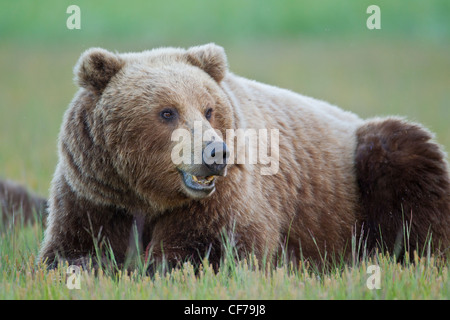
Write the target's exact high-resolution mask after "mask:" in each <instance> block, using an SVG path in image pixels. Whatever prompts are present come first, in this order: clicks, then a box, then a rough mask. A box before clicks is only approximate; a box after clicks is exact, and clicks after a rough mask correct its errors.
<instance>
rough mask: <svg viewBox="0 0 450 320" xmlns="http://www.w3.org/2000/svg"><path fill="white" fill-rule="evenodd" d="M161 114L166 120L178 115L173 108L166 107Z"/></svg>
mask: <svg viewBox="0 0 450 320" xmlns="http://www.w3.org/2000/svg"><path fill="white" fill-rule="evenodd" d="M160 115H161V118H163V119H164V120H172V119H173V118H175V116H176V114H175V111H173V110H172V109H164V110H163V111H161V113H160Z"/></svg>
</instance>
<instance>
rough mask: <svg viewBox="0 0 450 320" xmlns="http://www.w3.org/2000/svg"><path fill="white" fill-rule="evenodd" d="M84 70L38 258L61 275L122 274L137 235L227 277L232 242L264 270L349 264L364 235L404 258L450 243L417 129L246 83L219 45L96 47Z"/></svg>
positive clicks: (82, 62)
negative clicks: (99, 266)
mask: <svg viewBox="0 0 450 320" xmlns="http://www.w3.org/2000/svg"><path fill="white" fill-rule="evenodd" d="M74 72H75V76H76V81H77V83H78V84H79V86H80V90H79V91H78V93H77V94H76V95H75V98H74V99H73V100H72V102H71V104H70V106H69V108H68V110H67V112H66V113H65V116H64V121H63V124H62V128H61V133H60V136H59V163H58V165H57V168H56V172H55V175H54V179H53V181H52V186H51V195H50V199H49V216H48V221H47V224H48V226H47V229H46V232H45V239H44V242H43V244H42V248H41V251H40V260H42V261H47V263H49V264H50V265H54V263H55V262H57V261H59V260H61V259H63V260H67V261H69V263H79V262H80V261H85V260H84V259H85V258H86V257H89V256H94V255H95V254H94V252H95V250H96V248H97V247H100V248H104V249H106V250H103V251H107V252H112V253H113V254H114V258H115V260H116V261H117V262H118V263H121V262H123V261H124V260H125V259H126V258H127V254H128V253H129V251H130V248H131V247H132V245H130V244H131V243H134V242H135V241H134V240H133V237H136V236H137V241H138V243H139V245H140V246H141V248H148V251H149V253H150V254H151V257H152V258H153V259H154V261H161V260H162V259H165V260H166V261H167V262H168V263H172V264H177V263H179V262H182V261H186V260H187V259H190V260H192V261H199V259H202V258H203V257H204V256H205V255H206V256H208V258H209V261H210V262H211V263H213V264H214V265H217V264H218V263H219V262H220V259H221V257H222V256H223V253H224V252H223V239H224V237H225V236H226V238H227V241H228V243H229V244H230V243H231V245H232V247H233V249H235V251H236V252H238V254H246V253H253V254H254V255H255V256H256V257H257V258H258V259H259V261H262V260H264V261H273V260H274V259H275V258H276V257H278V256H280V253H284V255H283V256H284V257H289V258H290V259H299V258H303V259H311V260H313V261H321V260H323V259H324V257H326V258H325V259H328V258H331V257H347V256H348V255H349V254H350V253H351V251H352V250H351V248H352V241H354V240H355V239H357V241H363V242H365V243H366V245H367V248H366V250H368V251H371V250H373V249H374V248H375V247H378V246H381V247H383V248H385V249H386V250H388V251H390V252H391V253H393V252H394V251H395V250H397V249H398V248H400V250H402V249H401V248H404V247H405V246H404V244H405V243H408V246H406V247H407V248H406V249H417V250H421V249H422V248H423V247H424V246H426V245H427V244H431V245H432V249H433V250H435V251H434V252H439V253H442V252H443V251H445V250H447V248H448V246H449V231H450V207H449V205H450V201H449V200H450V185H449V173H448V168H447V164H446V162H445V155H444V153H443V152H442V151H441V149H440V147H439V146H438V145H437V144H436V143H435V142H433V140H432V135H431V134H430V133H429V132H428V131H427V130H426V129H424V128H423V127H422V126H420V125H418V124H413V123H410V122H407V121H405V120H403V119H399V118H385V119H373V120H362V119H360V118H359V117H357V116H356V115H354V114H352V113H350V112H346V111H343V110H341V109H339V108H337V107H335V106H333V105H330V104H328V103H326V102H323V101H319V100H316V99H313V98H309V97H306V96H303V95H300V94H297V93H294V92H291V91H288V90H285V89H280V88H277V87H273V86H269V85H266V84H262V83H258V82H256V81H252V80H248V79H245V78H242V77H239V76H237V75H234V74H233V73H231V72H230V71H229V70H228V67H227V59H226V55H225V52H224V50H223V48H222V47H220V46H217V45H215V44H207V45H203V46H198V47H192V48H189V49H178V48H160V49H154V50H151V51H144V52H141V53H124V54H118V53H112V52H109V51H106V50H104V49H99V48H93V49H89V50H87V51H86V52H85V53H83V54H82V56H81V57H80V59H79V61H78V63H77V64H76V66H75V69H74ZM199 130H200V135H199V134H198V132H199ZM239 130H241V132H242V131H244V136H243V138H242V135H239V134H238V132H239ZM264 130H266V132H267V136H268V132H271V133H272V132H274V134H273V136H272V135H271V136H270V139H269V138H268V137H267V136H266V137H265V138H264V132H265V131H264ZM180 132H181V133H184V136H183V135H179V136H177V137H178V138H174V134H175V133H180ZM206 132H209V133H210V134H209V137H206V138H205V136H202V134H203V133H206ZM186 133H188V136H187V137H186ZM252 133H253V134H255V133H256V140H257V141H258V143H253V144H252V143H250V142H249V141H254V140H252V139H253V137H254V136H253V135H252ZM258 133H261V134H260V135H258ZM180 137H182V138H183V139H181V138H180ZM196 137H197V138H198V139H197V140H196V139H195V138H196ZM202 137H203V139H201V138H202ZM191 138H192V139H191ZM199 139H200V142H198V141H199ZM238 140H240V143H239V141H238ZM256 140H255V141H256ZM261 141H262V142H261ZM264 143H266V145H264ZM231 145H237V147H233V148H232V146H231ZM269 145H270V148H269ZM260 150H266V151H267V153H266V155H267V157H265V158H264V157H261V158H258V157H256V161H254V160H255V159H253V161H250V158H251V157H250V156H248V157H247V158H246V157H244V160H243V161H238V158H239V157H240V156H242V155H243V154H246V155H250V154H255V153H256V154H258V152H259V151H260ZM269 151H270V152H269ZM269 154H270V155H269ZM174 155H175V156H181V157H183V159H184V160H183V161H181V162H180V161H178V160H179V159H177V160H176V161H175V160H174ZM175 158H176V157H175ZM211 159H212V160H211ZM185 160H186V161H185ZM405 235H406V237H405ZM430 239H431V240H430ZM397 251H398V250H397ZM397 254H399V253H398V252H397Z"/></svg>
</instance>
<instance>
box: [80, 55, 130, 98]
mask: <svg viewBox="0 0 450 320" xmlns="http://www.w3.org/2000/svg"><path fill="white" fill-rule="evenodd" d="M123 65H124V61H123V60H122V59H121V58H120V57H119V56H118V55H116V54H114V53H111V52H109V51H107V50H105V49H101V48H91V49H88V50H87V51H85V52H84V53H83V54H82V55H81V57H80V59H79V60H78V62H77V64H76V65H75V68H74V73H75V81H76V82H77V83H78V85H79V86H80V87H83V88H86V89H88V90H91V91H93V92H95V93H101V92H102V91H103V89H105V87H106V85H107V84H108V83H109V81H110V80H111V78H112V76H114V75H115V74H116V73H117V72H118V71H119V70H120V69H121V68H122V67H123Z"/></svg>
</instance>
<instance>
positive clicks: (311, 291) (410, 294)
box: [0, 224, 450, 300]
mask: <svg viewBox="0 0 450 320" xmlns="http://www.w3.org/2000/svg"><path fill="white" fill-rule="evenodd" d="M0 228H1V229H0V231H2V232H1V233H0V252H2V254H1V256H0V270H1V271H0V272H1V273H0V299H337V300H340V299H358V300H359V299H444V300H447V299H449V298H450V282H449V279H448V277H449V264H448V263H444V262H442V261H440V260H436V259H435V258H434V257H432V256H431V257H430V256H428V257H427V256H426V255H425V257H423V258H419V257H418V256H417V255H415V256H414V258H413V260H412V261H411V262H405V263H403V264H400V263H396V262H395V261H394V259H392V258H391V257H389V256H388V255H382V254H378V255H376V256H374V257H371V258H369V257H363V258H362V260H355V261H353V262H349V263H339V264H336V265H334V267H330V268H328V270H327V271H318V269H317V268H316V267H315V266H314V265H313V264H310V263H309V262H305V261H301V262H300V263H299V265H298V266H297V265H296V266H294V265H292V264H281V265H279V266H273V265H271V266H269V267H268V268H264V269H261V268H260V267H259V264H258V262H257V261H256V260H255V259H254V258H252V257H249V258H248V259H243V260H240V261H238V262H235V261H234V260H233V259H227V258H226V259H225V260H223V261H222V264H221V268H220V269H219V272H218V273H215V272H214V271H213V269H212V267H211V266H210V265H209V264H208V261H207V260H206V259H205V260H204V262H203V264H202V265H201V267H200V268H199V271H198V273H197V274H196V273H195V270H194V267H193V266H192V265H191V264H190V263H185V264H184V265H183V266H182V267H181V268H178V269H173V270H172V271H170V272H167V273H163V272H156V274H155V275H154V276H153V277H149V276H147V275H146V274H145V272H143V270H145V267H141V268H137V269H136V270H134V271H131V272H124V271H116V272H110V271H108V270H100V271H98V272H97V273H96V274H95V273H94V272H93V270H87V271H82V273H81V275H80V289H78V290H77V289H72V290H70V289H69V288H68V287H67V279H68V275H67V274H66V272H67V267H68V265H67V264H65V265H64V264H61V265H59V266H58V268H56V269H54V270H51V271H48V270H47V269H46V268H45V266H44V265H43V264H36V261H35V260H36V255H37V253H38V248H39V246H38V244H39V243H40V241H41V240H42V231H43V230H42V227H41V226H40V225H39V224H36V225H33V226H20V225H18V226H15V227H11V226H1V227H0ZM228 250H230V248H228ZM230 255H232V254H228V256H230ZM370 265H377V266H379V267H380V276H381V278H380V289H373V290H371V289H369V288H368V287H367V280H368V278H369V277H370V276H371V275H372V273H368V267H369V266H370Z"/></svg>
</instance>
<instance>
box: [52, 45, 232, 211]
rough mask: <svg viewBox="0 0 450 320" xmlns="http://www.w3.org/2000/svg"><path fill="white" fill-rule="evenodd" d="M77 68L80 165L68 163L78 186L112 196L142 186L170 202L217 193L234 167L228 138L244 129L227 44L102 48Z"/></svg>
mask: <svg viewBox="0 0 450 320" xmlns="http://www.w3.org/2000/svg"><path fill="white" fill-rule="evenodd" d="M74 72H75V79H76V82H77V83H78V85H79V86H80V87H81V90H80V91H79V93H78V95H77V96H76V97H75V98H74V101H73V102H72V107H71V108H70V109H69V110H68V112H67V113H66V116H65V124H64V125H63V133H62V135H61V136H60V141H61V144H60V146H61V145H62V147H61V149H60V150H62V152H63V158H65V159H66V162H72V163H75V164H76V170H75V169H70V168H71V167H73V166H69V165H67V167H68V170H66V171H67V172H69V171H70V170H72V171H77V172H73V173H72V174H70V172H69V174H67V176H68V177H69V178H68V179H67V180H68V182H69V184H70V185H72V186H73V187H74V188H75V189H77V190H78V191H79V192H84V193H85V196H86V197H88V198H91V199H94V198H95V199H94V200H96V201H97V202H103V203H104V204H108V203H110V204H116V205H120V204H121V200H120V197H121V196H125V194H130V193H134V194H135V195H136V198H137V199H140V200H143V201H144V202H145V203H147V204H151V205H153V206H154V207H155V208H158V209H161V210H163V209H168V208H170V207H174V206H178V205H180V204H183V203H185V202H186V201H190V200H192V199H195V200H198V199H202V198H205V197H207V196H209V195H211V194H212V193H213V192H214V190H215V182H216V179H223V178H222V177H219V176H224V175H225V174H226V170H227V167H226V156H227V149H226V145H225V143H224V142H223V138H222V137H225V133H226V132H225V130H226V129H229V128H234V122H233V110H232V108H231V105H230V102H229V100H228V98H227V96H226V95H225V93H224V91H223V90H222V88H221V81H222V80H223V78H224V77H225V75H226V72H227V61H226V56H225V52H224V50H223V48H222V47H220V46H217V45H214V44H207V45H204V46H198V47H192V48H190V49H187V50H185V49H175V48H162V49H155V50H151V51H144V52H142V53H125V54H116V53H112V52H109V51H107V50H104V49H100V48H92V49H89V50H87V51H86V52H85V53H83V54H82V56H81V57H80V59H79V61H78V63H77V64H76V66H75V68H74ZM71 109H72V111H71ZM77 110H78V111H77ZM77 112H78V113H77ZM75 114H82V115H79V116H76V115H75ZM198 130H200V131H198ZM83 139H84V140H89V141H84V140H83ZM199 139H200V140H199ZM64 153H65V155H64ZM219 158H220V160H219V161H218V159H219ZM90 185H92V187H90ZM102 186H103V187H104V190H110V191H103V189H102ZM93 189H98V190H93ZM99 190H100V191H99ZM115 191H117V192H115ZM94 195H96V196H94Z"/></svg>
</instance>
